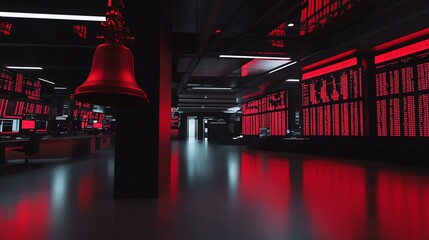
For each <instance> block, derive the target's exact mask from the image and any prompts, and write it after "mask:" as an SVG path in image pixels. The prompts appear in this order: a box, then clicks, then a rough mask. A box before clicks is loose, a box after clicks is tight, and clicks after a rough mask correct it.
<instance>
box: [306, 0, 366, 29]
mask: <svg viewBox="0 0 429 240" xmlns="http://www.w3.org/2000/svg"><path fill="white" fill-rule="evenodd" d="M362 2H364V0H301V31H300V35H301V36H304V35H307V34H309V33H312V32H314V31H316V30H318V29H321V28H323V27H325V26H326V25H327V24H328V23H330V22H332V21H335V19H337V18H339V17H341V16H343V15H345V14H347V13H348V12H350V11H351V10H352V9H354V8H355V7H356V6H357V5H359V4H361V3H362Z"/></svg>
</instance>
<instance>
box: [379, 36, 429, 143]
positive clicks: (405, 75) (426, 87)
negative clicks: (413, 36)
mask: <svg viewBox="0 0 429 240" xmlns="http://www.w3.org/2000/svg"><path fill="white" fill-rule="evenodd" d="M374 62H375V64H376V65H375V74H376V77H375V88H376V108H377V136H380V137H429V39H426V40H423V41H419V42H416V43H413V44H409V45H407V46H404V47H400V48H397V49H395V50H391V51H389V52H386V53H382V54H379V55H377V56H375V59H374Z"/></svg>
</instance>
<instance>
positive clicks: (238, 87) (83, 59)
mask: <svg viewBox="0 0 429 240" xmlns="http://www.w3.org/2000/svg"><path fill="white" fill-rule="evenodd" d="M128 1H133V3H137V1H136V0H128ZM361 1H363V2H367V3H368V5H367V6H369V7H367V8H362V9H359V10H357V11H355V13H354V15H351V16H349V17H348V18H346V17H343V18H342V19H340V20H339V21H336V23H335V24H331V25H329V26H328V25H327V27H326V28H325V29H322V30H320V31H318V32H317V34H312V35H311V34H309V35H308V36H306V37H300V35H299V31H300V24H299V19H300V14H301V7H300V3H301V1H300V0H289V1H288V0H283V1H277V0H263V1H261V0H259V1H258V0H173V1H172V2H173V3H172V4H173V5H172V9H173V23H172V26H173V35H172V36H173V39H172V40H173V46H172V49H173V59H172V63H173V68H172V83H173V85H172V86H173V89H172V96H173V106H176V107H180V109H181V110H182V111H223V110H225V109H227V108H229V107H232V106H236V105H237V104H239V102H240V98H241V97H242V96H243V95H246V94H250V93H252V92H255V91H258V86H261V85H264V84H265V85H267V84H268V85H270V86H273V87H285V88H287V86H286V85H285V83H284V79H286V78H299V77H300V66H302V65H303V64H306V63H308V62H311V61H315V60H317V59H320V58H323V57H328V56H330V55H332V54H336V53H340V52H342V51H346V50H348V49H352V48H367V47H368V46H373V45H376V44H379V43H382V42H383V41H387V40H389V39H392V38H396V37H399V36H402V35H405V34H408V33H411V32H413V31H417V30H420V29H422V28H425V27H428V25H429V3H428V2H429V1H427V0H403V1H401V0H394V1H388V0H378V1H371V0H366V1H365V0H361ZM138 2H139V4H142V6H146V7H149V6H150V4H149V3H148V2H149V1H138ZM352 2H353V1H352ZM355 2H359V1H358V0H355ZM145 3H146V4H145ZM124 5H125V8H124V17H125V24H126V25H127V21H131V19H132V17H130V16H132V15H133V14H139V9H135V8H127V6H128V5H127V0H124ZM106 6H107V0H91V1H83V0H75V1H58V0H56V1H54V0H44V1H42V2H40V1H30V0H14V1H8V3H2V7H1V10H0V11H29V12H40V11H43V12H52V13H68V14H97V15H104V12H105V9H106ZM1 22H8V23H12V28H11V34H10V35H4V34H0V64H1V65H38V66H43V67H44V70H43V71H40V72H37V73H35V72H27V73H26V74H29V75H35V77H42V78H45V79H48V80H51V81H54V82H56V83H57V84H56V85H58V86H65V87H67V88H68V89H67V90H66V91H62V92H56V91H55V92H53V93H52V94H67V95H68V94H69V93H73V92H74V89H75V88H76V87H77V86H79V85H80V84H82V83H83V82H84V80H85V79H86V77H87V76H88V73H89V71H90V68H91V63H92V56H93V53H94V50H95V48H96V46H98V45H99V44H100V43H101V41H100V40H99V39H97V38H96V36H98V35H100V23H98V22H84V23H83V22H70V21H52V20H28V19H19V20H17V19H6V18H4V19H1V18H0V23H1ZM285 22H286V23H288V22H293V23H295V26H294V27H290V28H289V27H285V28H284V30H285V35H284V36H270V35H269V33H270V32H271V31H272V30H274V29H276V28H277V27H278V26H279V25H280V24H282V23H285ZM128 23H129V22H128ZM74 25H85V26H87V36H86V38H81V37H79V36H77V35H76V34H74V33H73V26H74ZM131 25H133V24H131ZM216 30H220V32H216ZM130 31H131V33H132V31H133V29H130ZM274 43H279V44H274ZM226 53H229V54H231V53H239V54H260V53H270V54H279V55H282V56H288V57H290V58H291V59H292V60H293V61H298V64H295V65H293V66H291V67H289V68H286V69H284V70H281V71H278V72H276V73H273V74H267V69H265V68H260V67H259V65H256V64H250V65H249V62H250V61H249V59H247V60H246V59H224V58H219V57H218V56H219V54H226ZM245 64H247V65H245ZM243 65H245V67H247V68H246V73H245V74H244V73H243V71H244V70H243V69H244V68H242V67H243ZM295 84H296V83H295ZM192 86H211V87H232V88H233V90H232V91H225V92H220V91H214V90H211V91H201V90H191V87H192Z"/></svg>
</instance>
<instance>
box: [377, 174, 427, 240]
mask: <svg viewBox="0 0 429 240" xmlns="http://www.w3.org/2000/svg"><path fill="white" fill-rule="evenodd" d="M377 209H378V221H379V232H380V236H381V238H382V239H389V240H399V239H429V228H428V226H427V223H428V222H429V182H428V181H427V180H426V179H425V178H423V177H419V176H413V175H408V174H407V175H401V174H397V173H394V172H387V171H383V172H380V173H378V176H377Z"/></svg>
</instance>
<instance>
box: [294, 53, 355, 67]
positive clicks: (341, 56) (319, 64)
mask: <svg viewBox="0 0 429 240" xmlns="http://www.w3.org/2000/svg"><path fill="white" fill-rule="evenodd" d="M356 52H357V50H356V49H352V50H349V51H347V52H343V53H340V54H337V55H335V56H332V57H329V58H325V59H323V60H321V61H318V62H315V63H312V64H310V65H307V66H304V67H302V69H301V70H302V71H307V70H310V69H312V68H316V67H318V66H321V65H323V64H327V63H330V62H334V61H336V60H339V59H342V58H346V57H348V56H351V55H353V54H355V53H356Z"/></svg>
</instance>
